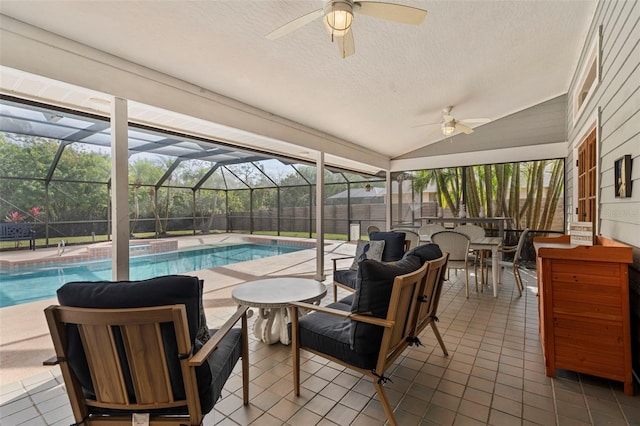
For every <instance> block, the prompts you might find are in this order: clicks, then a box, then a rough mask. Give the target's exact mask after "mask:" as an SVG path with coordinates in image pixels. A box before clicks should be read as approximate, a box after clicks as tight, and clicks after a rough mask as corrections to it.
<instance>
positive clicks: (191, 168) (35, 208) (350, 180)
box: [0, 96, 385, 245]
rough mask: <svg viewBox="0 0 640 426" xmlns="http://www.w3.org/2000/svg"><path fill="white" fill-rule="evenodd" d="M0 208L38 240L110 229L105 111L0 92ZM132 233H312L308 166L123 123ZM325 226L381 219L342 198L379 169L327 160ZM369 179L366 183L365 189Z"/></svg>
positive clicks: (343, 230) (99, 235) (341, 230)
mask: <svg viewBox="0 0 640 426" xmlns="http://www.w3.org/2000/svg"><path fill="white" fill-rule="evenodd" d="M1 107H2V111H1V117H0V130H1V133H0V194H2V195H0V211H1V212H2V213H3V218H4V221H16V222H17V221H25V222H32V223H33V224H34V226H35V229H36V233H37V236H38V238H39V239H44V240H43V241H42V242H41V243H40V244H44V245H51V244H56V243H57V241H58V240H59V239H61V238H63V239H66V240H73V239H74V238H81V237H88V236H89V237H91V239H95V240H96V241H99V240H105V239H108V238H109V235H110V217H109V215H110V213H111V208H110V175H111V147H110V144H111V134H110V132H111V129H110V123H109V121H108V119H105V118H103V117H99V116H93V115H89V114H84V113H79V112H74V111H67V110H64V109H58V108H56V109H53V108H52V107H48V106H45V105H41V104H34V103H27V102H24V101H20V100H17V99H12V98H9V97H6V96H5V97H3V98H2V105H1ZM128 140H129V146H128V150H129V211H130V214H129V219H130V231H131V232H130V233H131V236H132V237H150V236H152V237H161V236H168V235H178V234H195V233H208V232H242V233H268V234H274V235H293V236H302V237H312V235H313V230H314V229H315V224H314V220H315V181H316V172H317V171H316V167H315V165H314V164H313V163H309V164H305V163H303V162H300V161H299V160H291V159H287V158H274V157H273V156H271V155H269V154H265V153H261V152H252V151H249V150H241V149H238V148H237V147H231V146H229V145H225V144H223V143H220V142H218V141H212V140H206V139H201V138H197V137H193V136H187V135H183V134H179V133H175V132H169V131H166V130H159V129H153V128H148V127H144V126H140V125H135V124H130V125H129V131H128ZM324 173H325V195H326V196H327V197H329V198H331V197H332V196H334V195H335V194H339V193H346V194H347V195H346V197H345V198H344V199H341V201H340V202H339V203H334V204H328V205H327V209H328V210H329V211H327V218H326V221H325V231H326V233H327V234H329V235H331V236H333V237H334V238H346V236H347V233H348V229H349V223H350V222H354V221H357V222H359V223H360V222H361V223H362V226H364V227H366V226H367V225H368V222H369V221H377V222H378V223H380V222H382V223H384V220H385V213H384V205H380V204H378V205H377V206H375V207H374V208H358V209H352V208H351V200H350V197H351V194H357V193H359V192H358V190H361V191H364V192H365V193H369V192H372V191H373V192H374V193H377V192H376V191H380V189H381V188H384V185H385V182H384V178H380V177H377V176H368V175H361V174H356V173H350V172H348V171H344V170H337V169H331V168H327V169H326V170H325V171H324ZM373 188H375V190H374V189H373Z"/></svg>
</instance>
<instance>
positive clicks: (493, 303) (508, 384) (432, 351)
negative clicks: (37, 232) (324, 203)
mask: <svg viewBox="0 0 640 426" xmlns="http://www.w3.org/2000/svg"><path fill="white" fill-rule="evenodd" d="M241 237H242V236H240V235H228V234H222V235H207V236H197V237H187V238H181V239H180V247H186V245H200V244H209V243H211V242H214V241H222V240H225V239H235V238H241ZM69 249H70V248H68V249H67V250H69ZM71 249H73V250H75V249H76V247H74V248H71ZM77 249H80V248H79V247H77ZM354 249H355V247H354V246H353V245H349V244H346V243H340V242H328V244H327V245H326V247H325V253H326V255H327V259H330V258H331V257H335V256H339V255H343V254H352V253H353V251H354ZM47 250H50V251H52V252H49V253H47ZM27 254H29V255H31V254H34V255H36V256H47V255H52V254H53V255H55V249H38V250H37V251H36V252H35V253H34V252H31V253H27V252H26V251H21V252H18V253H15V254H14V253H3V254H2V255H3V258H6V257H7V256H8V255H11V256H26V255H27ZM330 265H331V263H330V261H329V260H327V263H326V264H325V266H326V267H327V270H326V273H327V278H328V279H327V281H326V283H329V282H330V278H331V276H330V275H331V271H330V269H329V267H330ZM314 271H315V249H312V250H302V251H299V252H296V253H291V254H287V255H283V256H278V257H276V258H274V257H271V258H266V259H260V260H255V261H251V262H243V263H240V264H235V265H229V266H225V267H221V268H213V269H209V270H203V271H197V272H196V273H194V274H195V275H198V276H199V277H201V278H203V279H204V280H205V295H204V303H205V309H206V314H207V320H208V324H209V326H211V327H214V326H216V325H219V324H221V323H222V322H223V321H224V320H225V319H226V318H227V317H228V316H229V315H230V313H231V312H233V311H234V310H235V304H234V303H233V301H232V300H231V290H232V288H233V287H234V286H235V285H237V284H239V283H242V282H244V281H247V280H251V279H254V278H258V277H261V278H263V277H265V276H283V275H296V276H304V277H313V275H314ZM504 277H505V283H504V284H502V285H501V287H500V289H499V293H498V298H497V299H496V298H494V297H493V296H492V292H491V291H485V292H484V293H473V292H472V294H471V296H470V298H469V299H465V297H464V276H463V274H460V275H458V276H456V275H454V274H452V275H451V281H449V282H446V283H445V288H444V290H443V295H442V299H441V304H440V315H439V318H440V322H439V323H438V327H439V329H440V331H441V333H442V334H443V338H444V340H445V343H446V345H447V349H448V350H449V356H448V357H444V356H443V355H442V352H441V350H440V348H439V347H438V345H437V342H436V341H435V338H434V336H433V334H432V332H431V331H430V329H426V330H425V332H424V334H423V336H421V340H422V342H423V343H424V344H425V346H423V347H419V348H415V347H414V348H410V349H409V350H407V351H406V352H405V353H404V354H403V355H402V356H401V357H400V358H399V359H398V361H397V362H396V365H395V368H393V369H392V370H391V371H390V376H391V378H392V380H393V383H388V384H387V385H386V388H387V392H388V395H389V398H390V400H391V402H392V404H393V405H394V406H396V410H395V413H396V418H397V420H398V422H399V423H400V424H401V425H418V424H443V425H450V424H456V425H458V424H465V425H474V424H478V425H484V424H492V425H514V424H521V425H533V424H545V425H554V424H557V425H569V424H570V425H600V424H611V425H640V396H635V397H628V396H626V395H624V393H623V392H622V385H621V384H620V383H618V382H610V381H608V380H603V379H599V378H595V377H591V376H585V375H582V374H575V373H572V372H568V371H558V377H557V378H556V379H550V378H548V377H546V376H545V375H544V367H543V360H542V353H541V348H540V341H539V338H538V318H537V303H538V302H537V297H536V295H535V293H536V279H535V271H524V273H523V279H524V281H525V292H524V294H523V296H522V297H518V295H517V290H515V287H514V283H513V276H512V275H511V274H508V273H505V274H504ZM329 293H331V291H329ZM345 294H346V293H345ZM330 300H332V298H331V297H325V299H324V301H323V303H329V301H330ZM52 303H55V299H50V300H47V301H42V302H34V303H30V304H27V305H20V306H13V307H9V308H3V309H0V369H1V374H0V423H1V424H3V425H63V424H64V425H68V424H70V423H73V418H72V416H71V409H70V407H69V401H68V398H67V395H66V393H65V391H64V388H63V385H62V380H61V378H60V376H59V369H58V367H53V368H51V367H43V366H42V365H41V363H42V361H43V360H44V359H47V358H49V357H50V356H52V355H53V348H52V345H51V342H50V338H49V333H48V330H47V328H46V324H45V322H44V315H43V313H42V310H43V309H44V307H46V306H48V305H49V304H52ZM252 323H253V319H250V323H249V325H250V326H251V325H252ZM302 357H303V359H302V366H301V369H302V371H303V376H302V380H301V382H302V389H301V395H300V397H295V396H294V395H293V392H292V389H293V384H292V379H291V374H292V372H291V350H290V347H287V346H284V345H281V344H275V345H265V344H263V343H262V342H260V341H258V340H256V339H255V338H254V337H253V335H252V334H250V355H249V360H250V364H251V371H250V378H251V384H250V405H249V406H248V407H244V406H243V405H242V395H241V379H240V376H239V366H238V367H237V368H236V373H235V374H234V376H233V377H231V378H230V380H229V381H228V382H227V384H226V386H225V391H224V392H223V398H222V399H221V400H220V401H219V402H218V403H217V404H216V406H215V407H214V410H213V411H212V412H211V413H210V414H209V415H208V416H207V417H205V421H204V424H205V425H212V424H219V425H238V424H239V425H261V426H262V425H312V424H319V425H345V424H351V425H379V424H384V422H385V421H384V419H385V416H384V412H383V411H382V407H381V405H380V404H379V402H378V400H377V398H376V397H375V396H374V391H373V386H371V383H370V382H369V380H368V379H363V378H362V376H360V375H358V374H355V373H353V372H352V371H349V370H344V369H343V368H342V367H341V366H338V365H336V364H334V363H330V362H327V361H326V360H324V359H322V358H319V357H316V356H311V355H310V354H309V353H305V352H304V351H303V353H302ZM636 391H637V393H638V389H637V388H636Z"/></svg>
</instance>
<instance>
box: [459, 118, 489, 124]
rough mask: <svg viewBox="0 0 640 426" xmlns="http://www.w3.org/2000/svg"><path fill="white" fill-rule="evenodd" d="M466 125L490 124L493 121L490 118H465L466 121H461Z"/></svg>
mask: <svg viewBox="0 0 640 426" xmlns="http://www.w3.org/2000/svg"><path fill="white" fill-rule="evenodd" d="M461 121H463V122H465V123H488V122H490V121H491V119H490V118H465V119H464V120H461Z"/></svg>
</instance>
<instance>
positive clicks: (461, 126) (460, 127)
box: [456, 122, 473, 135]
mask: <svg viewBox="0 0 640 426" xmlns="http://www.w3.org/2000/svg"><path fill="white" fill-rule="evenodd" d="M456 130H460V131H461V132H463V133H466V134H467V135H468V134H469V133H473V129H472V128H471V127H468V126H465V125H464V124H461V123H459V122H456Z"/></svg>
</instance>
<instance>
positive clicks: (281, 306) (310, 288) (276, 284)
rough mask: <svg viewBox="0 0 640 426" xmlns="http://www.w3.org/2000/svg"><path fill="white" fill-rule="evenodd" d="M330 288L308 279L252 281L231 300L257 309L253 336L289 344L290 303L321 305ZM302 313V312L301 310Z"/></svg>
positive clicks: (238, 289)
mask: <svg viewBox="0 0 640 426" xmlns="http://www.w3.org/2000/svg"><path fill="white" fill-rule="evenodd" d="M326 294H327V286H325V285H324V284H323V283H321V282H318V281H316V280H312V279H309V278H292V277H284V278H266V279H260V280H255V281H249V282H247V283H245V284H241V285H239V286H237V287H236V288H234V289H233V291H232V292H231V297H232V298H233V300H235V301H236V303H238V304H240V305H246V306H251V307H253V308H258V310H259V314H258V317H257V318H256V322H255V323H254V325H253V334H254V335H255V336H256V337H257V338H258V339H260V340H262V341H263V342H264V343H267V344H270V345H271V344H273V343H276V342H278V341H280V342H281V343H283V344H285V345H288V344H289V343H290V339H289V332H288V330H287V324H288V323H289V322H290V321H289V318H290V315H291V312H290V305H291V302H306V303H320V300H322V298H323V297H324V296H325V295H326ZM299 311H301V310H299Z"/></svg>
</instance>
